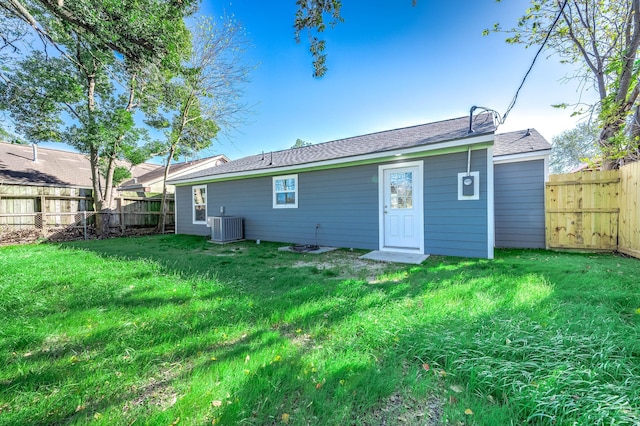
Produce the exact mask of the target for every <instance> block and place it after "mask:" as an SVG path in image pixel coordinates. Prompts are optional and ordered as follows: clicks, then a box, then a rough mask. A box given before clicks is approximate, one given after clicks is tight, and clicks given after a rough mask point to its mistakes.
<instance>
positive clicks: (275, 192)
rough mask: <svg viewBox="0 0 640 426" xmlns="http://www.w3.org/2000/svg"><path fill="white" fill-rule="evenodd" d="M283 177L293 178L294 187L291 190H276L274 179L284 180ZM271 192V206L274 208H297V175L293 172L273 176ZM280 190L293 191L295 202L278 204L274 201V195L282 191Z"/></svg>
mask: <svg viewBox="0 0 640 426" xmlns="http://www.w3.org/2000/svg"><path fill="white" fill-rule="evenodd" d="M284 179H294V180H295V188H294V190H293V191H280V192H277V191H276V181H279V180H284ZM271 192H272V198H273V208H274V209H297V208H298V175H297V174H293V175H281V176H274V177H273V178H272V180H271ZM282 192H293V193H294V196H295V199H296V200H295V203H293V204H278V203H277V202H276V201H277V200H276V197H277V194H279V193H282Z"/></svg>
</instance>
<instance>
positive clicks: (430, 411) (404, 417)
mask: <svg viewBox="0 0 640 426" xmlns="http://www.w3.org/2000/svg"><path fill="white" fill-rule="evenodd" d="M441 418H442V403H441V402H440V400H438V398H436V397H433V396H432V397H429V398H427V399H416V398H412V397H410V396H406V395H402V394H401V393H399V392H396V393H394V394H393V395H391V396H390V397H389V398H387V399H386V400H385V401H383V403H382V405H381V406H380V407H378V408H376V410H375V411H373V412H372V413H371V415H370V416H369V417H368V419H367V421H366V423H365V424H367V425H372V426H373V425H381V426H382V425H425V426H435V425H439V424H440V423H441Z"/></svg>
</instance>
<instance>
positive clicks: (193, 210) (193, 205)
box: [191, 185, 207, 225]
mask: <svg viewBox="0 0 640 426" xmlns="http://www.w3.org/2000/svg"><path fill="white" fill-rule="evenodd" d="M202 188H204V204H196V199H195V197H194V193H195V191H196V189H198V190H199V189H202ZM197 206H204V220H196V207H197ZM191 218H192V219H193V224H194V225H206V224H207V185H194V186H192V187H191Z"/></svg>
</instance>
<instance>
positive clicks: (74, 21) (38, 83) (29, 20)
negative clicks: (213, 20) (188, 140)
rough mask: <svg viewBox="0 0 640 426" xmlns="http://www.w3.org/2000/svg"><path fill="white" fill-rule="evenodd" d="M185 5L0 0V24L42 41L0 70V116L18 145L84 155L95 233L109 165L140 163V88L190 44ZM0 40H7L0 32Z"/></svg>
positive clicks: (110, 180)
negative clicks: (61, 144) (0, 112)
mask: <svg viewBox="0 0 640 426" xmlns="http://www.w3.org/2000/svg"><path fill="white" fill-rule="evenodd" d="M194 5H195V0H182V1H180V2H177V3H176V2H166V1H161V0H136V1H135V2H134V4H130V3H129V2H124V1H122V0H112V1H109V2H96V1H93V0H77V1H73V2H66V3H65V2H64V0H55V1H50V0H0V22H3V23H5V22H7V23H22V24H26V25H27V26H28V27H30V28H31V29H32V30H33V31H34V32H35V33H36V34H37V35H38V36H39V37H40V39H41V40H42V42H43V43H42V48H41V49H39V50H35V51H33V52H32V53H30V54H28V53H27V52H19V53H20V54H21V56H20V59H19V60H18V61H17V62H15V63H13V64H11V65H13V66H11V65H5V66H4V67H3V68H2V70H0V108H2V109H4V110H7V111H9V113H10V115H11V118H12V121H13V123H14V127H15V130H16V132H17V133H18V134H19V135H20V136H23V137H24V138H25V139H26V140H28V141H31V142H40V141H65V142H67V143H69V144H71V145H73V146H74V147H76V148H77V149H78V150H79V151H80V152H83V153H85V154H87V156H88V158H89V161H90V164H91V173H92V180H93V189H94V202H95V208H96V210H97V211H99V212H101V213H107V214H99V215H98V216H97V230H98V232H99V234H105V233H106V232H108V230H109V220H110V219H111V215H110V214H108V213H110V212H111V210H112V209H113V208H114V176H115V175H116V174H119V172H118V169H117V162H118V160H120V159H123V158H127V159H128V160H130V161H131V162H132V163H134V164H135V163H138V162H141V161H143V160H144V159H145V157H144V156H143V155H142V154H141V152H140V149H139V148H138V143H139V141H140V140H141V139H145V137H146V134H145V132H144V130H143V129H140V128H138V127H137V126H136V125H135V121H134V114H135V111H136V110H137V109H138V108H139V107H140V105H141V103H142V102H143V101H144V98H143V96H144V94H145V93H146V92H147V91H148V90H147V88H148V87H150V86H151V85H150V82H152V81H154V79H157V78H159V77H160V76H161V72H169V71H170V70H175V69H176V68H177V65H178V64H179V63H180V60H181V58H182V57H183V55H184V52H185V50H186V48H188V47H189V46H190V37H189V33H188V31H187V29H186V26H185V24H184V21H183V18H184V17H185V15H186V14H189V13H191V12H192V11H193V10H194ZM12 37H13V38H12ZM0 39H2V40H14V39H15V35H14V34H13V33H11V32H10V31H9V30H7V28H4V27H3V28H0ZM48 46H54V47H55V49H56V50H55V51H54V54H53V55H51V54H50V53H49V52H48ZM4 47H5V49H3V51H5V52H6V49H7V48H14V53H15V50H16V49H17V46H16V44H15V43H9V44H8V43H6V42H5V46H4ZM13 57H18V55H17V54H16V55H13Z"/></svg>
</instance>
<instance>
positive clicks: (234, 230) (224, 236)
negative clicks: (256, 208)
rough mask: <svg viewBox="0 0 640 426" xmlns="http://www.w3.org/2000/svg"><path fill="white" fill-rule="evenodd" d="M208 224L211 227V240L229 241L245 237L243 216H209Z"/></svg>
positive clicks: (217, 241) (218, 241)
mask: <svg viewBox="0 0 640 426" xmlns="http://www.w3.org/2000/svg"><path fill="white" fill-rule="evenodd" d="M207 226H208V227H210V228H211V241H214V242H216V243H227V242H230V241H239V240H242V239H243V238H244V233H243V230H242V218H241V217H236V216H209V217H208V218H207Z"/></svg>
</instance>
